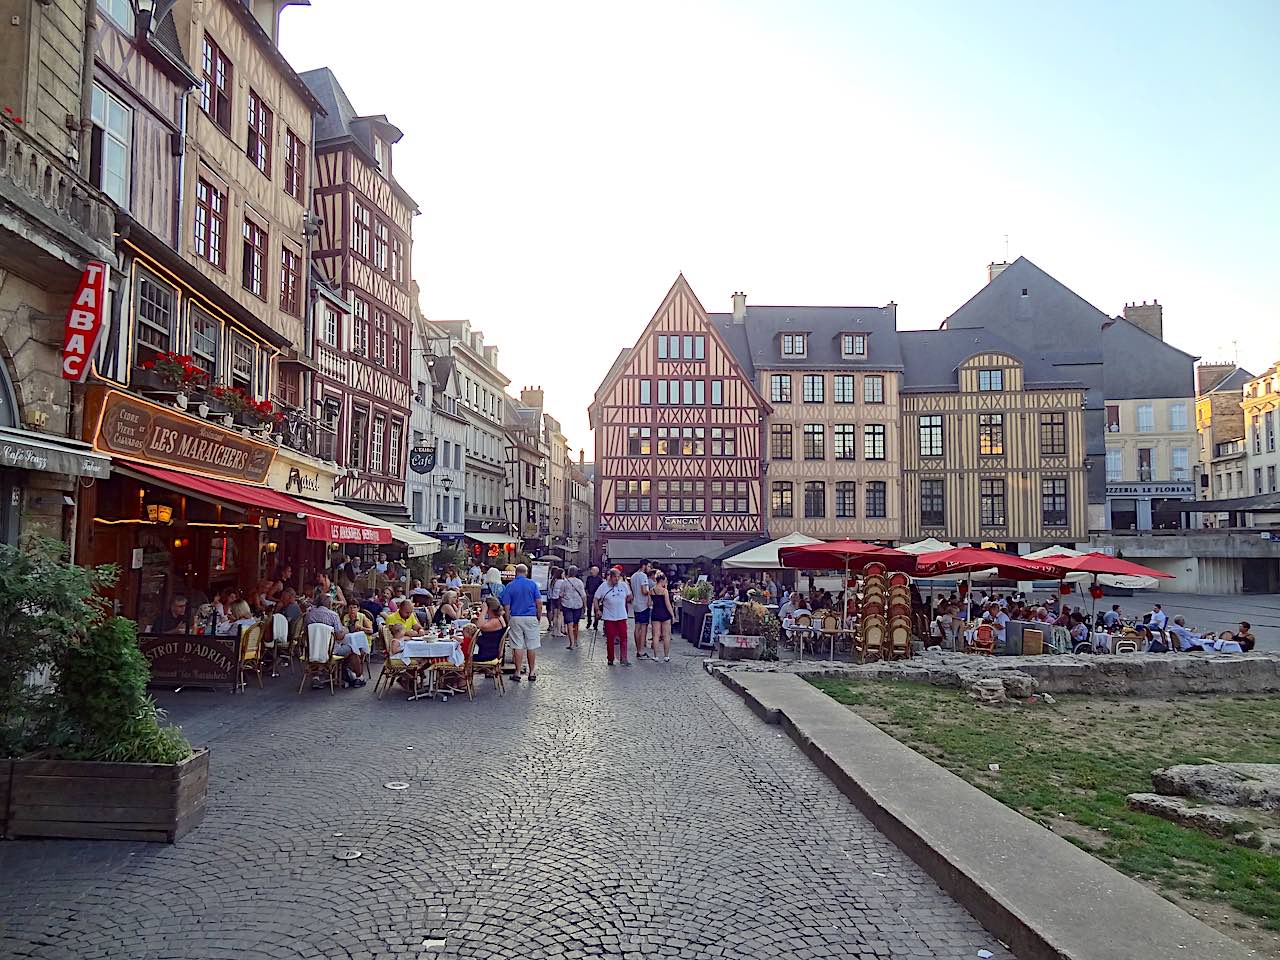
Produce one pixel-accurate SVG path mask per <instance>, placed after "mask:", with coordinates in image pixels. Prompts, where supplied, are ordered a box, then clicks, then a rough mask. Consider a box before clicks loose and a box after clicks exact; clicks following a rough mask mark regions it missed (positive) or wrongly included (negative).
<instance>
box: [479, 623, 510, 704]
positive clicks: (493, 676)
mask: <svg viewBox="0 0 1280 960" xmlns="http://www.w3.org/2000/svg"><path fill="white" fill-rule="evenodd" d="M507 629H508V628H505V627H504V628H503V631H502V637H501V638H500V639H499V641H498V655H497V656H496V657H494V658H493V659H492V660H471V692H472V694H473V695H474V693H475V677H476V675H477V674H479V675H480V676H482V677H488V678H489V679H490V680H492V681H493V685H494V687H496V688H497V690H498V696H500V697H502V696H506V693H507V686H506V682H505V681H504V680H503V677H502V664H503V661H504V660H506V659H507ZM472 649H473V652H474V641H473V645H472Z"/></svg>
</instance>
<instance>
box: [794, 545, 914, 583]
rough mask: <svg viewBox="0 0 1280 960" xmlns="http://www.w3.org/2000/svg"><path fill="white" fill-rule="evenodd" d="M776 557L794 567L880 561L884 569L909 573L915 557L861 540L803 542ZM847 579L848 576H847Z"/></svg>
mask: <svg viewBox="0 0 1280 960" xmlns="http://www.w3.org/2000/svg"><path fill="white" fill-rule="evenodd" d="M778 559H779V560H780V561H781V562H782V565H783V566H784V567H791V568H792V569H795V570H844V571H845V572H846V574H847V573H848V571H849V570H861V569H862V568H863V567H865V566H866V565H867V564H868V563H872V562H879V563H883V564H884V566H885V569H886V570H901V571H904V572H906V573H910V572H911V571H912V570H914V569H915V568H916V558H915V557H914V556H913V555H911V554H909V553H903V552H902V551H901V550H894V549H893V548H892V547H882V546H879V545H877V544H874V543H863V542H862V541H861V540H832V541H830V542H829V543H805V544H801V545H800V546H798V547H783V548H782V549H781V550H779V551H778ZM846 579H847V577H846Z"/></svg>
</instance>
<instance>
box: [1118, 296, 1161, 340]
mask: <svg viewBox="0 0 1280 960" xmlns="http://www.w3.org/2000/svg"><path fill="white" fill-rule="evenodd" d="M1124 318H1125V319H1126V320H1128V321H1129V322H1130V323H1132V324H1133V325H1134V326H1135V327H1141V328H1142V329H1143V330H1145V331H1147V333H1149V334H1151V335H1152V336H1153V337H1155V338H1156V339H1157V340H1163V339H1164V307H1162V306H1160V301H1159V300H1152V301H1151V302H1150V303H1147V301H1145V300H1143V301H1142V303H1141V304H1139V303H1138V302H1137V301H1134V302H1133V303H1126V304H1125V305H1124Z"/></svg>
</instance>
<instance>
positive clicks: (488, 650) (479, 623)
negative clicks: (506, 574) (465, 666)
mask: <svg viewBox="0 0 1280 960" xmlns="http://www.w3.org/2000/svg"><path fill="white" fill-rule="evenodd" d="M476 629H477V630H479V631H480V633H479V635H478V636H477V638H476V650H475V653H474V654H472V657H471V659H472V660H478V661H487V660H496V659H497V658H498V651H499V649H501V646H502V632H503V631H504V630H506V629H507V620H506V617H504V616H503V612H502V601H501V600H499V599H498V598H497V597H494V596H488V597H485V598H484V609H483V610H481V612H480V613H479V614H478V616H477V619H476Z"/></svg>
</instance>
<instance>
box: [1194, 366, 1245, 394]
mask: <svg viewBox="0 0 1280 960" xmlns="http://www.w3.org/2000/svg"><path fill="white" fill-rule="evenodd" d="M1252 379H1254V376H1253V374H1252V373H1250V372H1249V371H1248V370H1246V369H1245V368H1244V367H1236V368H1235V369H1234V370H1232V371H1231V372H1230V373H1228V374H1227V375H1226V376H1225V377H1223V378H1222V379H1221V380H1219V381H1218V382H1217V383H1215V384H1214V385H1213V386H1212V387H1210V388H1209V389H1208V390H1206V391H1205V393H1239V392H1240V391H1241V390H1243V389H1244V385H1245V384H1246V383H1248V382H1249V381H1250V380H1252Z"/></svg>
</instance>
